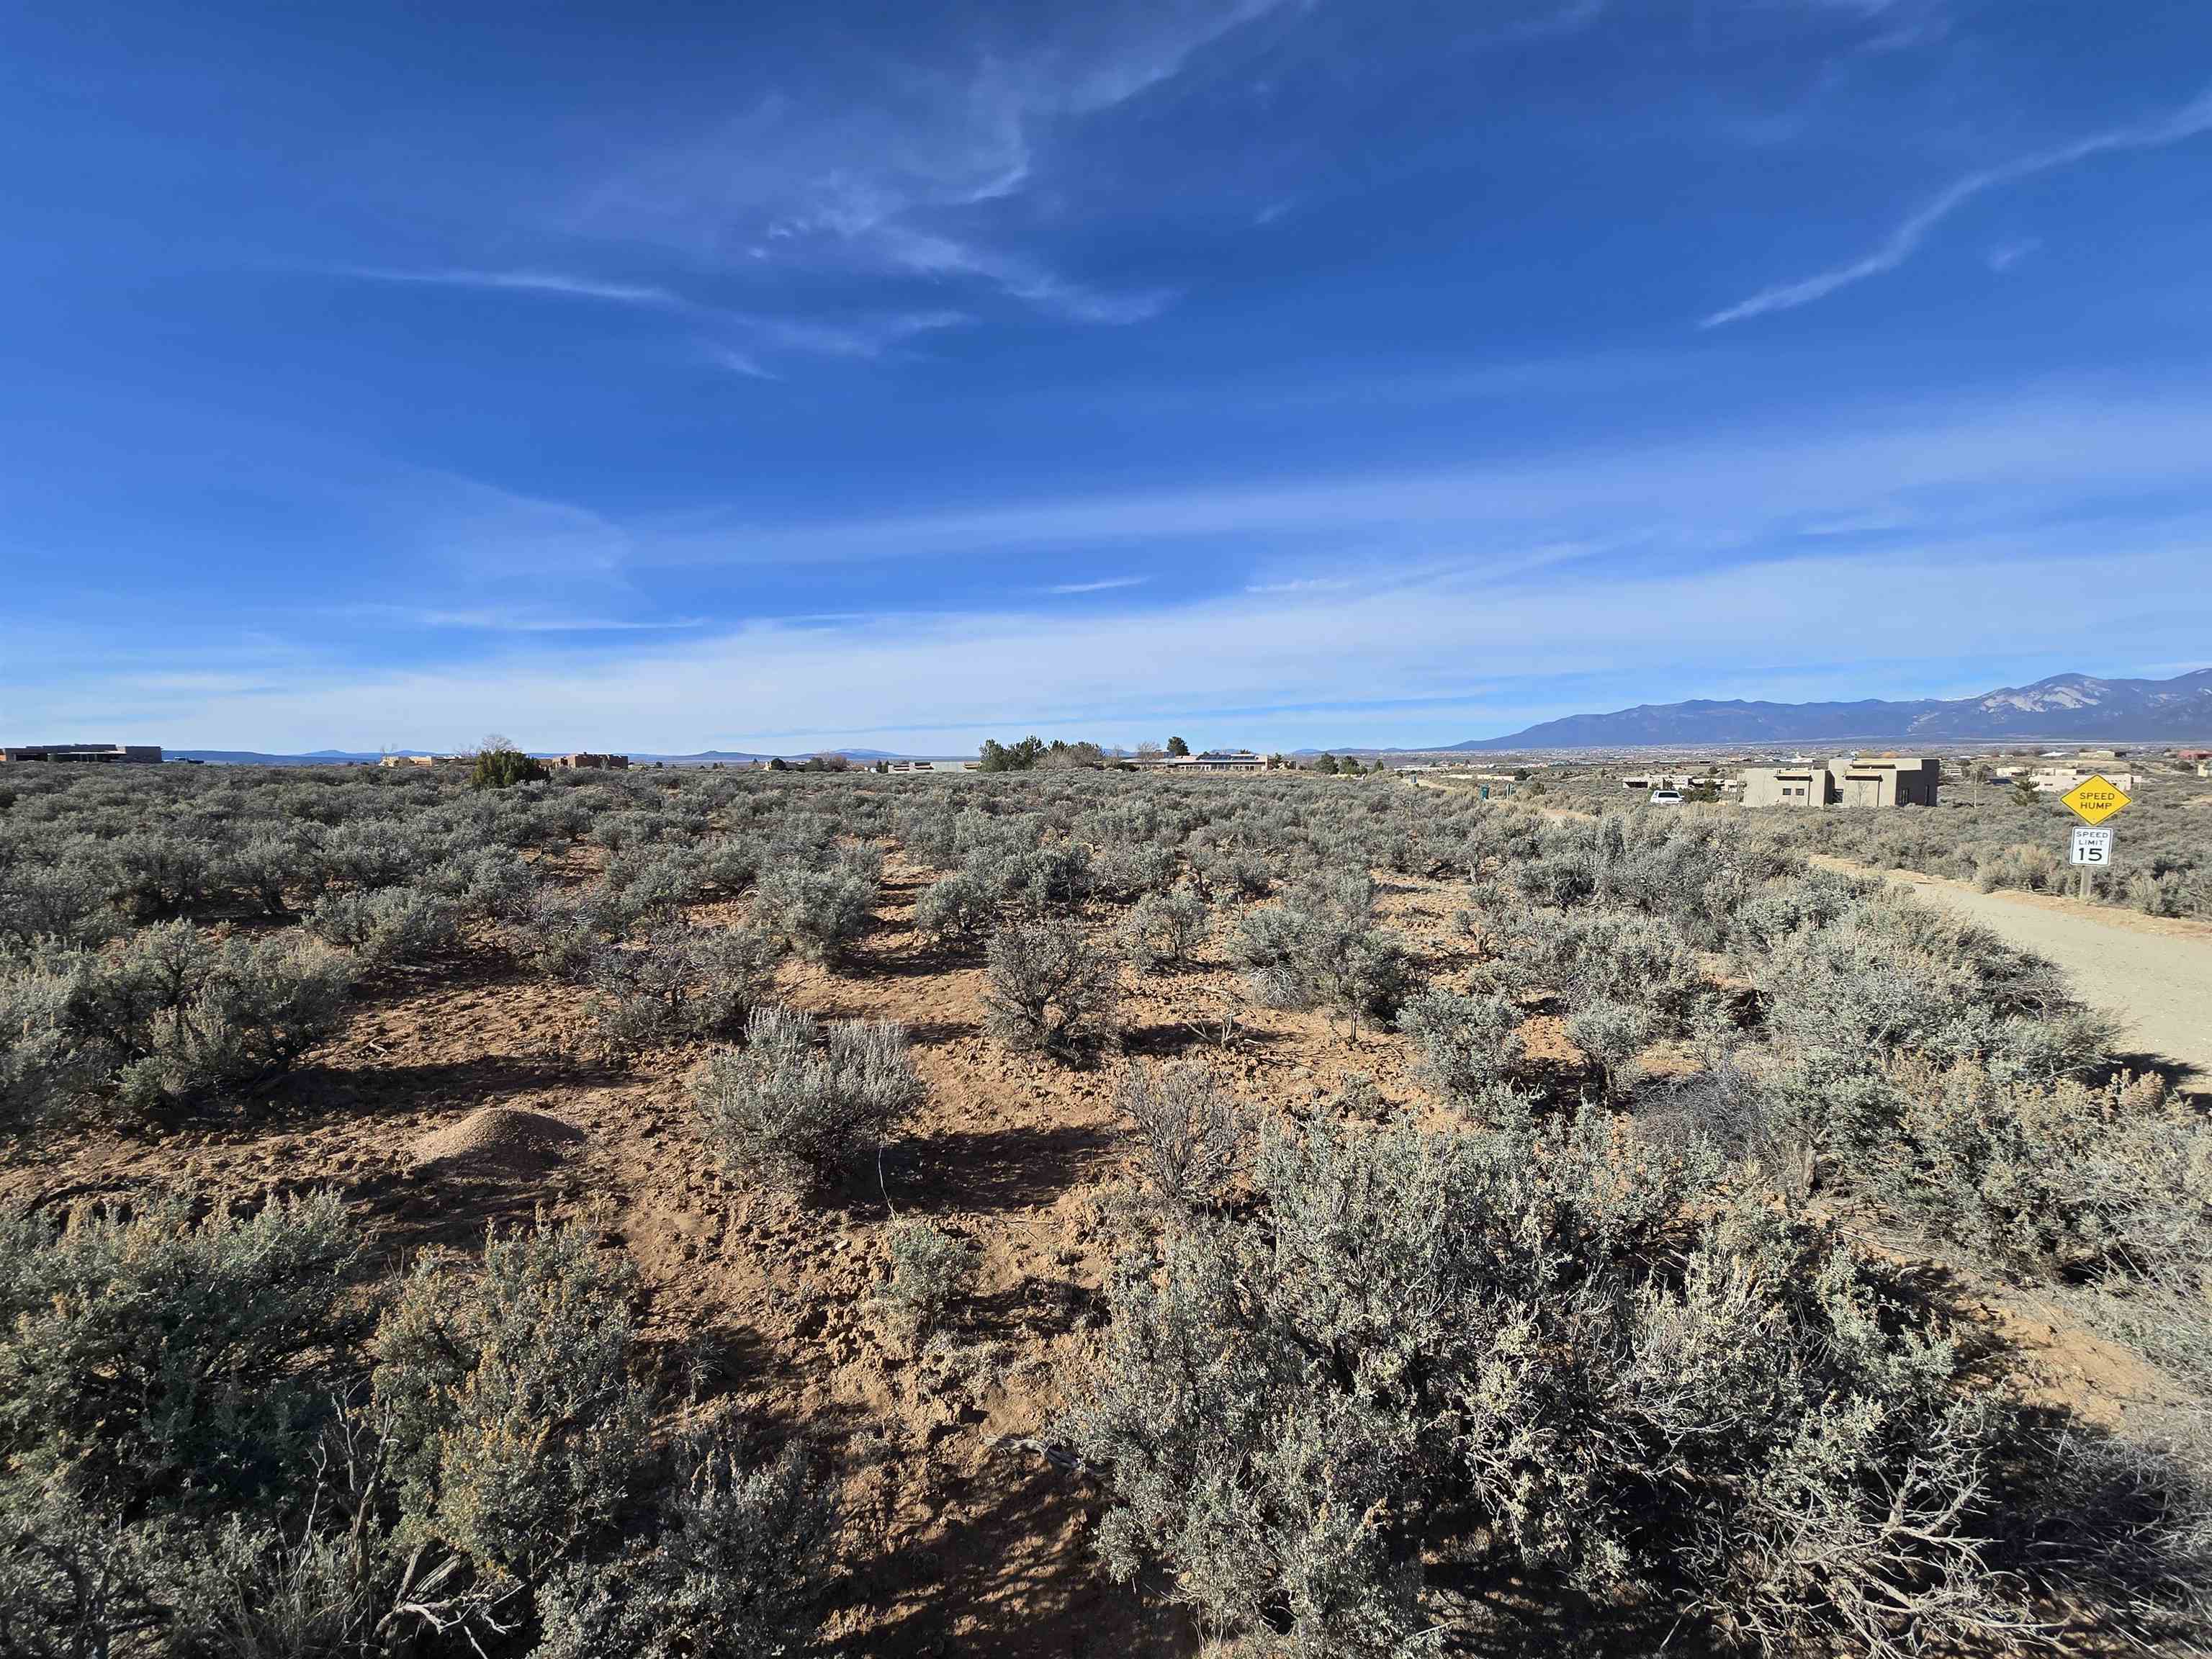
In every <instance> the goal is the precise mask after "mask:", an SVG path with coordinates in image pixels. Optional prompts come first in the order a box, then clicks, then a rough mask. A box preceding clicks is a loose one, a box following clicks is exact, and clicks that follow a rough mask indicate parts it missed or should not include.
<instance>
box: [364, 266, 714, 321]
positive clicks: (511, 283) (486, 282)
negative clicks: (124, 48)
mask: <svg viewBox="0 0 2212 1659" xmlns="http://www.w3.org/2000/svg"><path fill="white" fill-rule="evenodd" d="M337 274H338V275H339V276H353V277H358V278H359V279H361V280H362V281H363V282H370V283H407V284H410V285H414V286H418V287H428V288H467V289H483V290H487V291H489V292H493V293H507V294H542V295H549V296H550V297H552V298H555V299H562V300H598V301H605V302H606V303H608V304H611V305H623V306H646V307H651V308H653V310H656V311H689V310H691V309H693V308H694V307H692V305H691V303H690V301H687V300H685V299H684V298H683V297H682V296H681V295H678V294H675V293H673V292H671V290H669V289H665V288H662V287H660V286H659V284H657V283H625V282H615V281H610V280H608V279H606V278H604V277H598V276H575V275H573V274H571V273H569V272H567V271H559V270H464V269H460V268H458V267H452V266H444V267H426V268H423V269H420V270H415V269H408V268H405V267H401V266H392V265H344V266H341V267H339V268H338V270H337Z"/></svg>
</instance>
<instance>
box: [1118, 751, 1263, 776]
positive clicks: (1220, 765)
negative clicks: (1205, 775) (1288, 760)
mask: <svg viewBox="0 0 2212 1659" xmlns="http://www.w3.org/2000/svg"><path fill="white" fill-rule="evenodd" d="M1128 764H1130V765H1132V766H1140V767H1142V768H1144V769H1145V770H1146V771H1147V772H1264V771H1266V770H1267V757H1266V756H1264V755H1255V754H1254V753H1253V752H1252V751H1251V750H1249V749H1209V750H1206V752H1205V753H1204V754H1202V755H1143V756H1139V757H1138V758H1137V759H1135V760H1133V761H1131V762H1129V763H1128Z"/></svg>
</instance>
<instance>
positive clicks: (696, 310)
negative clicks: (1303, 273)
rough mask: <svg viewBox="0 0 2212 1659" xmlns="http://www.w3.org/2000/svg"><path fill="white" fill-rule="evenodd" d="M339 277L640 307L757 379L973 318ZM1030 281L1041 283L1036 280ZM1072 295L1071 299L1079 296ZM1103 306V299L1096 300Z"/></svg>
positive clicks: (545, 275) (587, 286)
mask: <svg viewBox="0 0 2212 1659" xmlns="http://www.w3.org/2000/svg"><path fill="white" fill-rule="evenodd" d="M338 274H339V275H342V276H350V277H355V278H358V279H359V280H362V281H363V282H374V283H402V284H405V285H409V286H413V287H426V288H458V289H474V290H477V291H479V292H485V293H495V294H522V295H544V296H547V297H550V298H554V299H561V300H583V301H593V302H598V303H603V304H609V305H618V306H629V307H642V308H645V309H647V310H653V311H663V312H668V313H673V314H676V315H680V316H683V317H685V318H688V319H691V320H692V321H693V322H694V323H695V324H696V325H699V326H701V327H702V328H706V329H711V330H713V331H714V332H715V333H716V334H718V335H722V336H729V337H736V338H738V339H739V340H742V341H743V342H744V344H742V345H732V344H729V343H726V342H722V343H716V344H714V346H713V347H712V348H711V349H710V352H709V355H710V356H713V357H714V359H715V360H716V361H717V362H720V363H721V364H722V365H723V367H725V368H730V369H733V370H735V371H736V372H737V373H738V374H750V375H755V376H757V377H758V378H760V379H763V380H776V379H780V378H781V377H780V376H779V375H777V374H775V372H774V371H772V370H770V369H769V368H766V367H765V366H764V365H763V363H762V362H761V361H760V356H759V354H760V352H761V351H763V350H770V351H775V352H783V353H797V354H803V355H808V356H824V357H849V358H856V359H867V358H877V357H881V356H883V355H884V353H885V352H886V351H888V350H889V349H890V348H892V347H893V346H895V345H896V344H898V343H900V342H902V341H904V340H908V339H911V338H913V337H915V335H918V334H924V333H927V332H929V331H932V330H936V329H945V328H957V327H959V326H960V325H963V324H965V323H969V322H972V321H973V320H974V319H973V318H972V317H970V316H969V314H968V313H966V312H963V311H953V310H950V309H946V308H944V307H939V308H937V309H934V310H928V311H895V312H855V313H845V314H837V313H829V314H823V315H816V316H778V315H774V314H770V313H761V312H754V311H744V310H732V309H728V308H725V307H717V306H711V305H707V304H703V303H702V302H700V301H696V300H692V299H690V298H687V297H686V296H684V295H682V294H679V293H678V292H677V291H676V290H675V289H671V288H668V287H665V286H663V285H661V284H659V283H629V282H618V281H612V280H609V279H606V278H603V277H598V276H577V275H574V274H573V273H570V272H566V271H554V270H468V269H462V268H459V267H430V268H422V269H410V268H406V267H401V266H378V265H349V266H344V267H341V268H340V269H339V271H338ZM1023 277H1024V273H1023V272H1022V271H1020V270H1018V269H1016V268H1013V267H1009V268H1008V269H1007V270H1005V271H1004V272H1003V273H1002V274H1001V279H1002V280H1003V281H1005V282H1006V283H1007V284H1008V285H1009V286H1010V287H1011V286H1012V285H1014V284H1015V283H1018V282H1020V281H1021V280H1022V279H1023ZM1031 280H1034V281H1036V282H1038V283H1044V282H1046V281H1047V279H1045V278H1043V277H1042V276H1037V277H1035V278H1032V279H1031ZM1076 298H1077V299H1079V298H1080V294H1079V291H1078V292H1077V295H1076ZM1109 302H1110V296H1106V297H1104V298H1102V300H1101V301H1100V303H1101V304H1105V303H1109Z"/></svg>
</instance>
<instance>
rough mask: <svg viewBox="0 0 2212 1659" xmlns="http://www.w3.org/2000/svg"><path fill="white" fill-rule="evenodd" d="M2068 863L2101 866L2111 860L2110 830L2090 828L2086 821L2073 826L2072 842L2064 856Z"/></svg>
mask: <svg viewBox="0 0 2212 1659" xmlns="http://www.w3.org/2000/svg"><path fill="white" fill-rule="evenodd" d="M2066 861H2067V863H2069V864H2088V865H2094V866H2098V867H2100V868H2101V867H2103V866H2106V865H2108V864H2110V863H2111V862H2112V831H2111V830H2109V829H2092V828H2091V827H2090V826H2089V825H2087V824H2086V823H2077V824H2075V826H2074V843H2073V846H2072V848H2070V849H2069V852H2068V854H2067V857H2066Z"/></svg>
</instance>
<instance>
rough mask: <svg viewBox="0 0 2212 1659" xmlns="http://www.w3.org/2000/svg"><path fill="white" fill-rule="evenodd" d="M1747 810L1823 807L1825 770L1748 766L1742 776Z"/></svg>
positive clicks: (1826, 794) (1825, 780)
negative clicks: (1753, 808) (1780, 807)
mask: <svg viewBox="0 0 2212 1659" xmlns="http://www.w3.org/2000/svg"><path fill="white" fill-rule="evenodd" d="M1743 804H1744V805H1746V806H1826V805H1827V804H1828V769H1827V768H1826V767H1825V766H1749V767H1746V768H1745V769H1744V774H1743Z"/></svg>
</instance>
